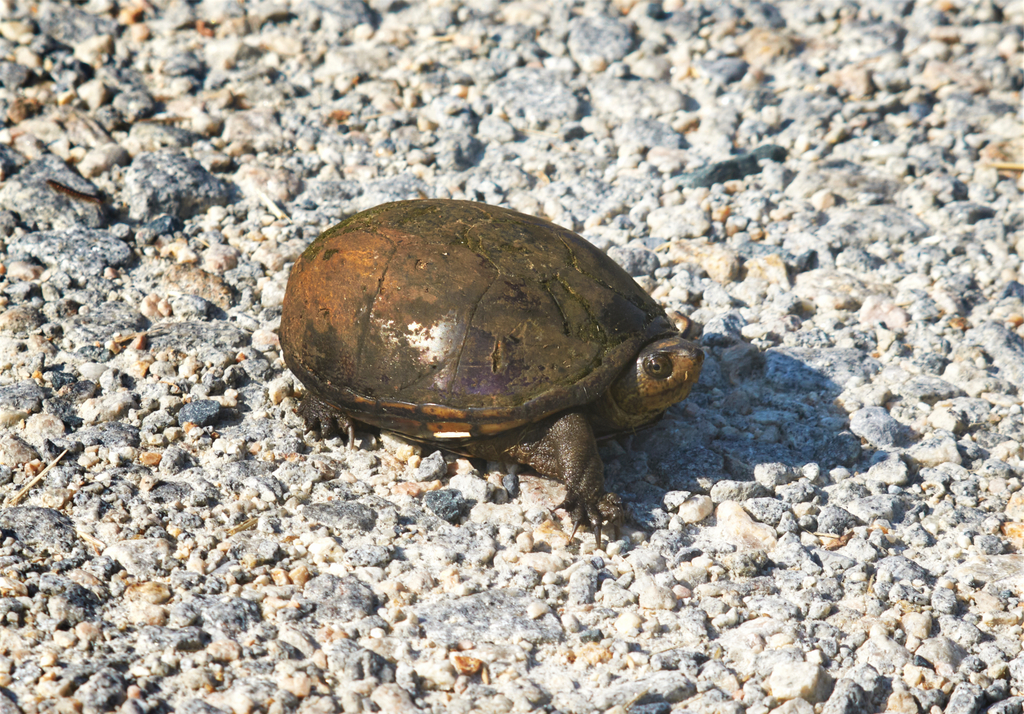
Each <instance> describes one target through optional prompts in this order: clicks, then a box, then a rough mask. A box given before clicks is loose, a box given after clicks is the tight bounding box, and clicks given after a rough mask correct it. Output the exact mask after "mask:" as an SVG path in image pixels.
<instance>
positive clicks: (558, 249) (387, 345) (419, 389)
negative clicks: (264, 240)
mask: <svg viewBox="0 0 1024 714" xmlns="http://www.w3.org/2000/svg"><path fill="white" fill-rule="evenodd" d="M674 332H675V328H674V327H672V325H671V324H670V322H669V320H668V319H667V317H666V316H665V313H664V311H663V310H662V309H661V307H659V306H658V305H657V304H656V303H655V302H654V301H653V300H652V299H651V298H650V297H649V296H648V295H647V294H646V293H645V292H644V291H643V290H642V289H641V288H640V286H638V285H637V284H636V282H634V281H633V279H632V278H631V277H630V276H629V275H628V274H627V273H626V272H625V271H624V270H622V268H620V267H619V266H618V265H617V264H616V263H615V262H614V261H612V260H611V259H610V258H608V256H606V255H605V254H604V253H603V252H601V251H600V250H598V249H597V248H595V247H594V246H592V245H591V244H590V243H589V242H587V241H586V240H585V239H583V238H581V237H580V236H578V235H576V234H575V233H573V232H571V231H568V230H566V229H564V228H561V227H559V226H556V225H554V224H552V223H549V222H548V221H545V220H542V219H540V218H534V217H532V216H528V215H525V214H522V213H517V212H516V211H510V210H508V209H505V208H497V207H495V206H488V205H486V204H482V203H474V202H470V201H446V200H422V201H400V202H397V203H389V204H385V205H382V206H378V207H376V208H373V209H371V210H368V211H364V212H363V213H360V214H357V215H355V216H353V217H351V218H349V219H348V220H346V221H343V222H341V223H339V224H338V225H336V226H334V227H332V228H330V229H328V230H326V231H324V232H323V233H322V234H320V236H319V237H318V238H317V239H316V240H315V241H314V242H313V243H312V244H311V245H310V246H309V248H307V249H306V251H305V252H304V253H303V254H302V257H301V258H300V259H299V261H298V262H297V263H296V264H295V267H294V268H293V269H292V273H291V276H290V278H289V280H288V289H287V292H286V294H285V299H284V309H283V314H282V316H281V330H280V337H281V347H282V349H283V351H284V358H285V361H286V362H287V364H288V367H289V368H290V369H291V370H292V372H293V373H294V374H295V375H296V376H297V377H298V378H299V379H300V380H301V381H302V383H303V384H304V385H305V386H306V388H307V390H309V391H310V392H311V393H312V394H315V395H316V396H318V397H320V398H321V399H324V400H325V401H327V402H330V403H332V404H334V405H336V406H338V407H339V408H341V409H342V410H343V411H344V412H346V413H347V414H349V415H350V416H352V417H354V418H355V419H357V420H359V421H362V422H365V423H368V424H373V425H376V426H380V427H383V428H386V429H389V430H392V431H397V432H400V433H404V434H408V435H410V436H416V437H420V438H433V439H438V438H441V439H443V438H466V437H470V436H479V435H483V434H493V433H497V432H500V431H504V430H506V429H510V428H513V427H515V426H519V425H521V424H525V423H529V422H532V421H535V420H538V419H541V418H543V417H544V416H547V415H548V414H551V413H553V412H556V411H560V410H563V409H567V408H569V407H574V406H579V405H583V404H588V403H591V402H593V401H594V400H595V399H596V398H597V397H598V396H599V395H600V394H602V393H603V392H604V390H605V389H607V387H608V385H609V384H610V383H611V382H612V381H613V380H614V378H615V377H616V375H617V374H618V373H619V372H620V371H621V370H622V369H623V368H624V367H625V366H626V365H627V364H628V363H630V362H631V361H632V360H633V359H634V358H635V357H636V355H637V353H638V352H639V350H640V349H641V348H642V347H643V345H645V344H646V343H647V342H649V341H651V340H652V339H654V338H656V337H658V336H660V335H663V334H670V333H674Z"/></svg>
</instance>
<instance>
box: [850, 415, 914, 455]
mask: <svg viewBox="0 0 1024 714" xmlns="http://www.w3.org/2000/svg"><path fill="white" fill-rule="evenodd" d="M850 431H852V432H853V433H854V434H856V435H857V436H859V437H861V438H862V439H865V440H866V441H867V442H868V443H869V444H871V445H872V446H874V447H875V448H879V449H888V448H893V447H900V446H903V445H904V444H905V443H906V441H907V437H908V435H909V431H910V430H909V429H908V428H907V427H906V426H904V425H903V424H901V423H899V422H898V421H896V420H895V419H893V418H892V417H891V416H889V412H888V411H887V410H886V409H885V408H884V407H865V408H863V409H858V410H857V411H855V412H854V413H853V414H851V415H850Z"/></svg>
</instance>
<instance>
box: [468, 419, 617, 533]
mask: <svg viewBox="0 0 1024 714" xmlns="http://www.w3.org/2000/svg"><path fill="white" fill-rule="evenodd" d="M465 449H466V451H468V452H469V453H470V454H471V455H473V456H479V457H482V458H487V459H491V460H495V461H497V460H502V459H510V460H514V461H517V462H519V463H522V464H527V465H529V466H532V467H533V468H534V469H536V470H537V472H538V473H540V474H541V475H542V476H547V477H549V478H553V479H556V480H558V481H561V482H563V483H564V484H565V487H566V494H565V500H564V501H562V503H560V504H559V505H558V508H561V509H563V510H565V511H567V512H568V513H569V514H570V515H571V516H572V522H573V529H572V534H573V536H575V535H576V530H577V529H578V528H579V527H580V526H581V525H582V526H586V527H589V528H593V530H594V536H595V537H596V538H597V544H598V547H601V530H602V527H603V526H605V525H610V526H611V527H612V528H613V529H614V531H615V534H616V536H618V532H619V527H620V526H621V525H622V522H623V519H624V518H623V509H622V500H621V499H620V498H619V497H618V496H617V495H615V494H614V493H605V490H604V464H603V463H602V461H601V456H600V455H599V454H598V453H597V440H596V439H595V438H594V430H593V429H592V428H591V427H590V422H589V421H587V418H586V417H585V416H583V415H582V414H580V413H579V412H569V413H567V414H561V415H558V416H554V417H550V418H548V419H545V420H544V421H542V422H539V423H538V424H535V425H532V426H528V427H526V428H525V429H521V430H519V429H517V430H513V431H512V432H511V433H509V434H499V435H498V436H495V437H491V438H489V439H482V440H479V441H476V442H472V443H471V444H467V445H466V447H465ZM570 537H571V536H570Z"/></svg>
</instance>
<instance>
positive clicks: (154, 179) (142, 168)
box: [125, 152, 231, 221]
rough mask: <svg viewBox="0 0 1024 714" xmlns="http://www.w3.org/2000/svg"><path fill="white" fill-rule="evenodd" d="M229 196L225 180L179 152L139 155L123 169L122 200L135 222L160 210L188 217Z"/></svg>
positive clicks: (220, 204)
mask: <svg viewBox="0 0 1024 714" xmlns="http://www.w3.org/2000/svg"><path fill="white" fill-rule="evenodd" d="M230 199H231V190H230V188H229V187H228V185H227V184H226V183H224V182H223V181H221V180H220V179H218V178H216V177H215V176H213V175H212V174H211V173H209V172H208V171H207V170H206V169H204V168H203V166H202V164H200V163H199V162H198V161H196V160H195V159H190V158H188V157H185V156H182V155H180V154H175V153H170V152H168V153H155V154H151V153H150V154H139V155H138V156H136V157H135V158H134V159H133V160H132V163H131V165H130V166H129V167H128V170H127V171H126V172H125V201H126V203H127V204H128V212H129V214H130V215H131V217H132V219H133V220H136V221H151V220H153V219H154V218H156V217H157V216H159V215H160V214H163V213H170V214H173V215H176V216H178V217H179V218H189V217H191V216H194V215H196V214H197V213H204V212H206V211H207V210H208V209H209V208H210V207H212V206H224V205H226V204H227V203H228V201H229V200H230Z"/></svg>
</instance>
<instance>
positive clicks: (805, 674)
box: [768, 662, 832, 702]
mask: <svg viewBox="0 0 1024 714" xmlns="http://www.w3.org/2000/svg"><path fill="white" fill-rule="evenodd" d="M768 687H769V689H770V690H771V693H772V696H773V697H775V698H776V699H778V700H780V701H786V700H788V699H803V700H804V701H807V702H822V701H825V699H827V698H828V695H829V694H830V693H831V691H832V679H831V677H829V675H828V673H827V672H826V671H825V670H824V669H822V667H821V666H820V665H817V664H811V663H809V662H784V663H780V664H777V665H775V669H773V670H772V673H771V676H770V677H769V678H768Z"/></svg>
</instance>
